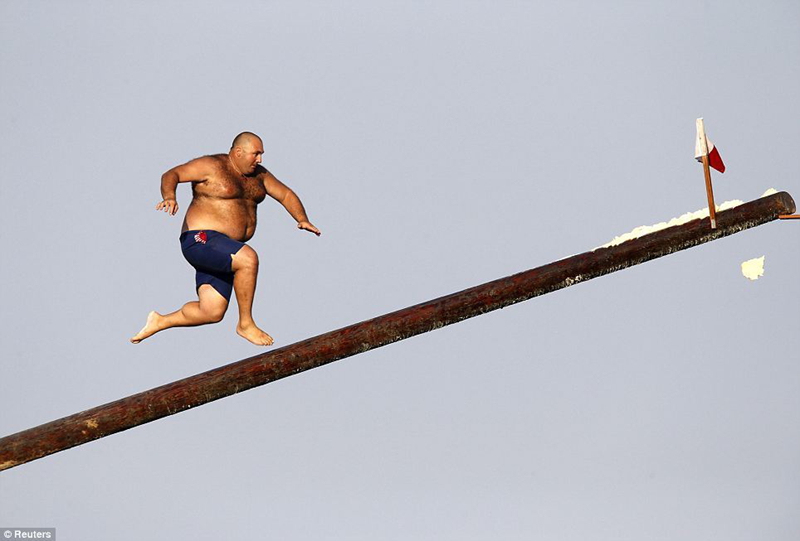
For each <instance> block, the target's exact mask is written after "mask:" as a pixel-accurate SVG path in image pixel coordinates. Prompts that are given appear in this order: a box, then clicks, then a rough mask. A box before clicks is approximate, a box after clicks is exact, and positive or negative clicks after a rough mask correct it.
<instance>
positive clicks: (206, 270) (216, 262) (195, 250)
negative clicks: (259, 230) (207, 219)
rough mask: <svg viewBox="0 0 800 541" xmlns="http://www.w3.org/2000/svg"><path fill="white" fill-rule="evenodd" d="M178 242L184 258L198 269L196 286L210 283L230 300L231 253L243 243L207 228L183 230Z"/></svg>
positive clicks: (231, 287) (231, 278) (231, 286)
mask: <svg viewBox="0 0 800 541" xmlns="http://www.w3.org/2000/svg"><path fill="white" fill-rule="evenodd" d="M180 241H181V251H182V252H183V257H185V258H186V261H188V262H189V264H190V265H191V266H192V267H194V268H195V270H196V271H197V273H196V275H195V283H196V289H200V286H201V285H203V284H209V285H210V286H211V287H213V288H214V289H215V290H217V292H218V293H219V294H220V295H222V296H223V297H225V298H226V299H227V300H228V301H230V300H231V292H232V291H233V271H231V261H232V260H231V255H232V254H235V253H236V252H238V251H239V250H241V249H242V247H243V246H244V243H242V242H239V241H236V240H233V239H232V238H230V237H228V236H227V235H224V234H222V233H219V232H217V231H210V230H208V229H205V230H202V231H197V230H195V231H184V232H183V233H181V237H180Z"/></svg>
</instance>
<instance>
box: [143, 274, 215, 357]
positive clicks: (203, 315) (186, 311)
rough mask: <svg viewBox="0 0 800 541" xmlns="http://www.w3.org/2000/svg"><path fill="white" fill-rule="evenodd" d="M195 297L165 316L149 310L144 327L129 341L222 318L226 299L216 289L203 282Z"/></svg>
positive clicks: (213, 321)
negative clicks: (165, 330) (194, 299)
mask: <svg viewBox="0 0 800 541" xmlns="http://www.w3.org/2000/svg"><path fill="white" fill-rule="evenodd" d="M197 298H198V300H196V301H192V302H187V303H186V304H184V305H183V307H182V308H181V309H180V310H177V311H175V312H172V313H171V314H167V315H165V316H162V315H161V314H159V313H158V312H150V314H148V316H147V322H146V323H145V325H144V328H142V330H141V331H139V333H138V334H137V335H136V336H134V337H133V338H131V342H132V343H134V344H138V343H139V342H141V341H142V340H144V339H145V338H148V337H150V336H153V335H154V334H155V333H157V332H159V331H163V330H164V329H169V328H172V327H196V326H197V325H206V324H207V323H218V322H219V321H221V320H222V317H223V316H224V315H225V311H226V310H227V309H228V300H227V299H226V298H225V297H223V296H222V295H220V294H219V293H218V292H217V290H216V289H214V288H213V287H211V286H210V285H209V284H203V285H201V286H200V288H199V289H198V290H197Z"/></svg>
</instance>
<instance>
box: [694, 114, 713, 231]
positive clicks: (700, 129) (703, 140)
mask: <svg viewBox="0 0 800 541" xmlns="http://www.w3.org/2000/svg"><path fill="white" fill-rule="evenodd" d="M696 124H697V148H695V155H696V156H697V155H698V154H699V156H698V157H700V158H701V159H702V162H703V173H704V174H705V177H706V196H707V197H708V216H709V218H711V229H716V228H717V207H716V206H715V205H714V189H713V188H712V187H711V169H710V168H709V164H708V138H707V137H706V127H705V125H704V124H703V118H702V117H700V118H698V119H697V122H696Z"/></svg>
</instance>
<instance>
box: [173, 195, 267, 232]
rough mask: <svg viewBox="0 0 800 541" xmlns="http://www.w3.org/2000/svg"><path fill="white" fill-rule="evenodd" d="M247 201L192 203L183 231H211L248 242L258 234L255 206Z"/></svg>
mask: <svg viewBox="0 0 800 541" xmlns="http://www.w3.org/2000/svg"><path fill="white" fill-rule="evenodd" d="M249 206H250V205H248V203H247V202H246V201H236V200H217V201H211V202H202V203H198V202H197V200H194V201H192V203H191V204H190V205H189V209H188V210H187V211H186V217H185V218H184V220H183V228H182V229H181V231H190V230H196V229H210V230H212V231H218V232H220V233H222V234H224V235H227V236H228V237H230V238H232V239H234V240H238V241H239V242H247V241H248V240H250V239H251V238H252V236H253V234H254V233H255V232H256V213H255V205H254V204H253V205H252V207H253V208H252V209H250V208H248V207H249Z"/></svg>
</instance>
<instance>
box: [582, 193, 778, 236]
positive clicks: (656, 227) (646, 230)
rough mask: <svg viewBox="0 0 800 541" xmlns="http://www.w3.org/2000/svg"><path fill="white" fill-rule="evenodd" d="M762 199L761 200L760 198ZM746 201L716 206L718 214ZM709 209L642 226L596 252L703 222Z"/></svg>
mask: <svg viewBox="0 0 800 541" xmlns="http://www.w3.org/2000/svg"><path fill="white" fill-rule="evenodd" d="M775 193H778V192H777V190H775V188H770V189H769V190H767V191H766V192H764V193H763V194H762V195H761V197H767V196H768V195H772V194H775ZM759 199H760V198H759ZM743 203H744V201H741V200H739V199H733V200H731V201H725V202H724V203H722V204H721V205H714V207H715V208H716V210H717V212H721V211H723V210H728V209H732V208H734V207H738V206H739V205H741V204H743ZM708 214H709V212H708V207H706V208H703V209H700V210H696V211H694V212H687V213H685V214H682V215H680V216H678V217H677V218H672V219H671V220H669V221H667V222H659V223H657V224H653V225H640V226H639V227H636V228H634V229H633V231H630V232H628V233H624V234H622V235H619V236H616V237H614V238H613V239H612V240H611V241H610V242H607V243H606V244H603V245H602V246H598V247H597V248H595V250H598V249H600V248H610V247H611V246H616V245H618V244H622V243H623V242H625V241H629V240H632V239H638V238H639V237H643V236H645V235H649V234H650V233H655V232H656V231H661V230H662V229H666V228H668V227H673V226H676V225H682V224H685V223H687V222H691V221H692V220H702V219H703V218H708Z"/></svg>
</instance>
